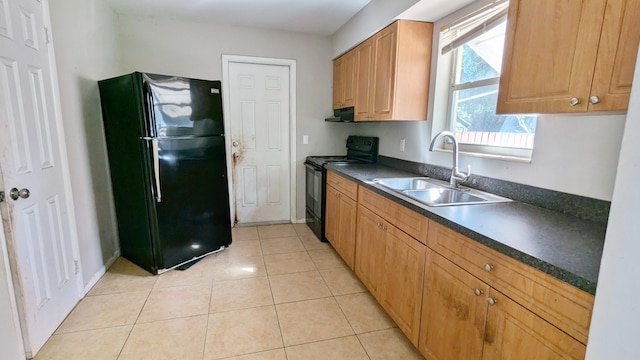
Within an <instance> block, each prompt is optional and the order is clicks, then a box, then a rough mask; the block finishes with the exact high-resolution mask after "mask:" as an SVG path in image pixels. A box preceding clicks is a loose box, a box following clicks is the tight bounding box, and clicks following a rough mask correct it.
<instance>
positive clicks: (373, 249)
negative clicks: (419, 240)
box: [355, 205, 386, 301]
mask: <svg viewBox="0 0 640 360" xmlns="http://www.w3.org/2000/svg"><path fill="white" fill-rule="evenodd" d="M383 222H384V220H383V219H382V218H381V217H379V216H377V215H376V214H374V213H373V212H371V211H370V210H369V209H367V208H365V207H364V206H362V205H358V220H357V224H358V226H357V231H356V266H355V272H356V275H358V277H359V278H360V280H361V281H362V283H363V284H364V285H365V286H366V287H367V289H369V291H370V292H371V294H372V295H373V296H374V297H375V298H376V299H380V293H381V291H380V289H381V285H382V281H383V276H384V272H383V271H384V254H385V251H386V243H385V233H384V232H383V231H382V227H381V226H382V223H383ZM378 301H379V300H378Z"/></svg>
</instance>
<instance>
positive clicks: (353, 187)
mask: <svg viewBox="0 0 640 360" xmlns="http://www.w3.org/2000/svg"><path fill="white" fill-rule="evenodd" d="M327 185H331V186H333V187H334V188H336V189H337V190H338V191H340V192H341V193H343V194H345V195H347V196H348V197H350V198H352V199H353V200H356V199H357V196H358V184H356V183H355V182H353V181H351V180H347V179H346V178H343V177H342V176H340V175H338V174H336V173H334V172H332V171H327Z"/></svg>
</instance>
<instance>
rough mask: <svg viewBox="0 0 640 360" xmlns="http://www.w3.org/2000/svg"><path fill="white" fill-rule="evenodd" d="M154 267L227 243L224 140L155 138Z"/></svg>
mask: <svg viewBox="0 0 640 360" xmlns="http://www.w3.org/2000/svg"><path fill="white" fill-rule="evenodd" d="M157 149H158V160H157V164H158V166H159V168H158V177H157V183H156V184H155V187H156V188H157V192H158V193H159V194H161V196H156V204H155V205H156V212H157V226H158V232H159V240H160V241H159V243H160V249H159V254H158V255H159V258H160V259H161V262H162V264H159V268H160V269H162V268H165V269H168V268H172V267H174V266H176V265H179V264H181V263H184V262H185V261H188V260H190V259H193V258H197V257H199V256H201V255H204V254H207V253H209V252H212V251H215V250H218V249H219V248H220V247H221V246H227V245H229V244H230V243H231V220H230V215H229V192H228V184H227V165H226V158H225V150H224V149H225V148H224V137H222V136H208V137H197V138H186V139H185V138H182V139H170V138H158V139H157Z"/></svg>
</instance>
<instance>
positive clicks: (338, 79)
mask: <svg viewBox="0 0 640 360" xmlns="http://www.w3.org/2000/svg"><path fill="white" fill-rule="evenodd" d="M344 91H345V59H344V56H341V57H339V58H337V59H335V60H333V108H334V109H340V108H342V107H343V106H342V103H343V102H344Z"/></svg>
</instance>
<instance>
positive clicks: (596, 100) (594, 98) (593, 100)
mask: <svg viewBox="0 0 640 360" xmlns="http://www.w3.org/2000/svg"><path fill="white" fill-rule="evenodd" d="M589 103H591V104H593V105H595V104H598V103H600V98H599V97H597V96H595V95H594V96H592V97H590V98H589Z"/></svg>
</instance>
